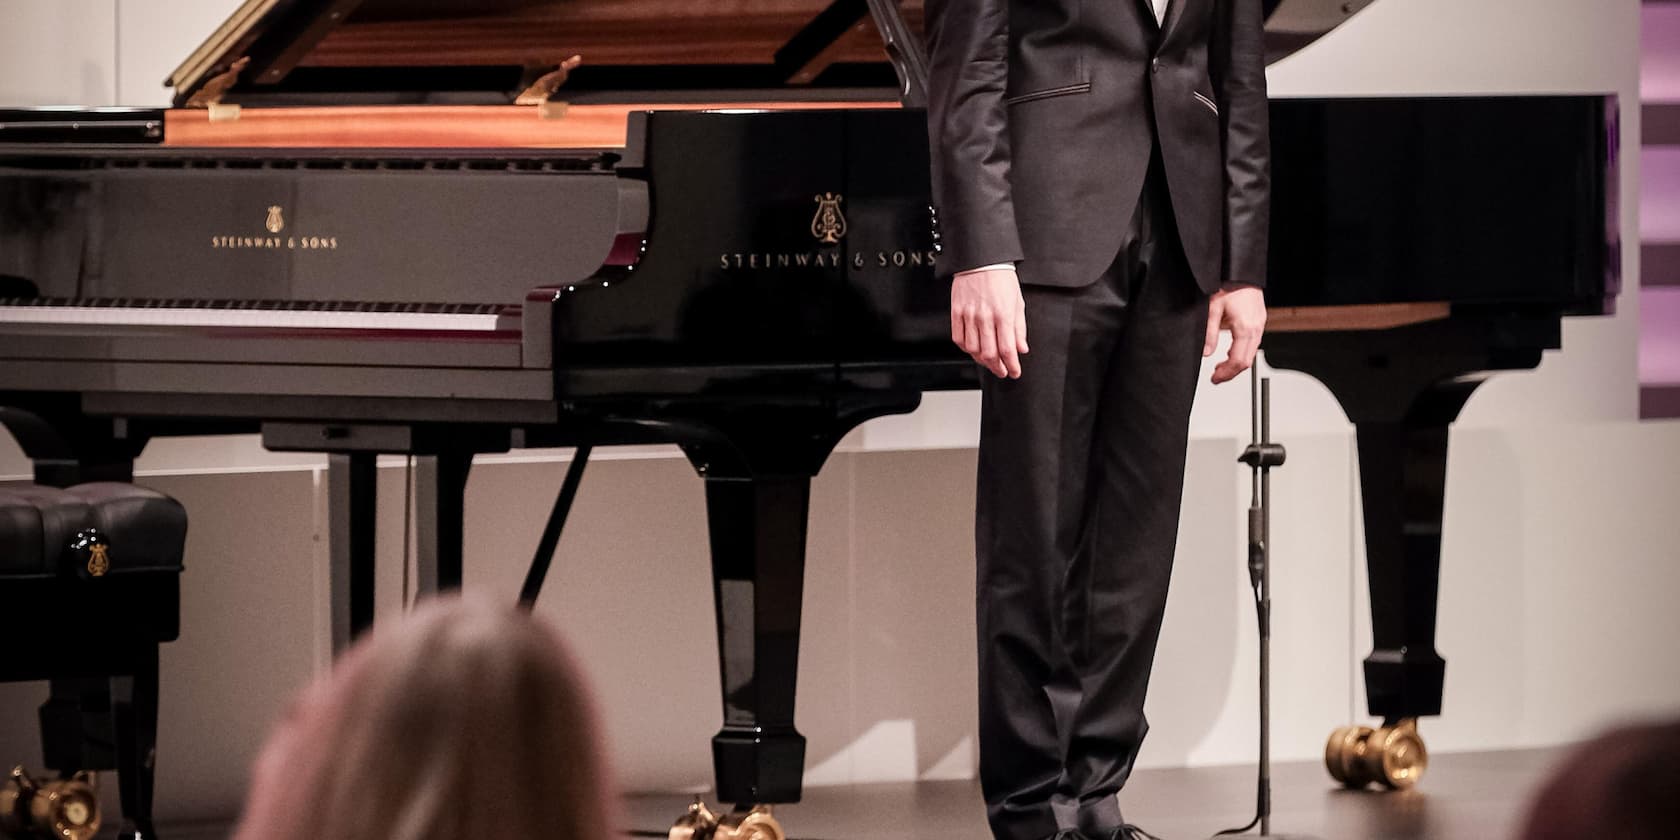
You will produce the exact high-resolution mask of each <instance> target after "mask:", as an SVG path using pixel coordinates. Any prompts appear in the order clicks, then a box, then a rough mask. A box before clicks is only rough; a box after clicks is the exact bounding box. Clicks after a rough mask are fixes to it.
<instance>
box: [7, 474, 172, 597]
mask: <svg viewBox="0 0 1680 840" xmlns="http://www.w3.org/2000/svg"><path fill="white" fill-rule="evenodd" d="M90 530H92V531H97V532H98V534H99V536H100V538H101V539H102V540H103V541H104V543H105V544H106V548H105V557H106V559H107V561H108V563H109V568H108V569H107V570H105V572H104V573H105V574H121V573H123V572H138V571H180V569H181V555H182V552H183V550H184V548H185V543H186V537H187V514H186V511H185V510H184V509H182V507H181V505H180V503H179V502H176V501H175V500H174V499H171V498H169V497H168V496H165V495H163V494H161V493H157V492H154V491H152V490H147V489H145V488H143V487H136V486H134V485H132V484H118V483H113V482H100V483H94V484H80V485H77V486H75V487H71V488H68V489H64V490H60V489H57V488H52V487H41V486H39V485H33V484H13V485H0V577H4V576H11V577H20V576H21V577H40V576H56V575H60V574H66V573H74V571H73V570H74V568H75V567H77V566H80V565H82V564H84V563H85V560H86V554H85V552H76V551H74V550H72V545H73V544H74V543H76V542H77V540H78V538H79V537H81V536H83V535H85V534H87V533H88V532H89V531H90Z"/></svg>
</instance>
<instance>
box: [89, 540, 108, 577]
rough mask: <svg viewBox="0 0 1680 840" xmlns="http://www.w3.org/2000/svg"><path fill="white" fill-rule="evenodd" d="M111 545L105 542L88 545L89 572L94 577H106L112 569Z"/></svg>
mask: <svg viewBox="0 0 1680 840" xmlns="http://www.w3.org/2000/svg"><path fill="white" fill-rule="evenodd" d="M110 551H111V547H110V546H108V545H106V544H104V543H94V544H93V545H91V546H89V547H88V561H87V570H88V574H89V575H92V576H93V577H104V576H105V573H106V572H109V571H111V554H110Z"/></svg>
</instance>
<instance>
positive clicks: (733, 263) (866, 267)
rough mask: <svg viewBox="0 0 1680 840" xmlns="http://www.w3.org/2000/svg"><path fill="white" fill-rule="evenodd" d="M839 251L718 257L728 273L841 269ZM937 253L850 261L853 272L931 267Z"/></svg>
mask: <svg viewBox="0 0 1680 840" xmlns="http://www.w3.org/2000/svg"><path fill="white" fill-rule="evenodd" d="M847 259H848V258H845V257H842V256H841V255H840V254H839V253H838V252H836V251H802V252H781V253H747V252H736V253H729V254H719V255H718V268H722V269H725V270H748V271H752V270H758V271H762V270H767V269H769V270H774V269H782V268H839V267H840V266H841V264H842V262H843V261H846V260H847ZM934 261H935V253H934V251H932V250H931V249H930V250H923V251H918V250H912V249H907V248H900V249H897V250H893V251H857V252H854V253H853V254H852V255H851V257H850V258H849V263H848V264H849V265H850V266H851V268H852V270H853V271H870V270H879V269H901V268H931V267H933V265H934Z"/></svg>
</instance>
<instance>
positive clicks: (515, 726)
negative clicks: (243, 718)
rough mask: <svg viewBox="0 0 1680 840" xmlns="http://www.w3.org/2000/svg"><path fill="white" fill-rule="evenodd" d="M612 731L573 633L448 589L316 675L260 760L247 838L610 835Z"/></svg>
mask: <svg viewBox="0 0 1680 840" xmlns="http://www.w3.org/2000/svg"><path fill="white" fill-rule="evenodd" d="M616 806H617V803H616V801H615V800H614V796H613V794H612V786H611V783H610V781H609V779H608V777H607V774H606V770H605V767H604V766H603V757H602V747H601V743H600V738H599V729H598V726H597V722H596V719H595V716H594V713H593V710H592V707H591V704H590V701H589V698H588V695H587V690H586V688H585V686H584V684H583V682H582V680H581V678H580V674H579V671H578V669H577V667H576V666H575V665H574V664H573V661H572V659H571V657H570V656H569V654H568V653H567V651H566V648H565V646H564V645H563V644H562V643H561V640H560V638H559V636H558V635H557V634H556V633H555V632H554V631H553V630H552V629H551V628H549V627H548V626H547V625H545V624H544V623H543V622H542V621H540V620H538V619H535V618H533V617H532V616H530V615H528V614H526V613H524V612H521V611H518V610H516V609H514V608H513V607H512V606H511V605H508V606H502V605H493V604H489V603H485V602H480V601H475V600H471V599H467V600H461V599H440V600H436V601H433V602H431V603H428V604H425V605H423V606H421V607H419V608H418V609H416V610H415V611H414V612H413V614H412V615H410V616H409V617H407V618H405V619H403V620H401V621H397V622H393V623H391V624H390V625H388V626H381V627H380V628H379V629H378V630H376V631H375V632H374V633H373V635H372V638H371V639H369V640H366V641H363V642H361V643H360V644H358V645H357V646H356V647H355V648H354V649H352V650H351V651H350V652H349V653H348V654H346V655H345V656H344V658H343V659H342V660H341V661H340V662H339V663H338V664H337V666H336V667H335V668H334V669H333V671H332V672H331V673H330V674H329V675H328V676H327V677H325V678H323V679H322V680H320V681H318V682H317V683H316V684H315V685H313V686H311V687H310V688H309V689H308V690H307V691H306V692H305V693H304V694H303V695H302V696H301V697H300V698H299V699H298V701H297V703H296V705H295V707H294V708H293V710H292V712H291V714H290V715H289V716H288V718H287V719H286V720H285V721H284V722H283V723H282V724H281V726H280V728H279V729H278V730H277V731H276V732H275V733H274V734H273V736H272V737H271V738H270V740H269V742H268V744H267V746H266V747H265V748H264V750H263V753H262V756H261V757H260V758H259V759H258V761H257V765H256V767H255V770H254V773H253V778H252V786H251V793H250V798H249V800H248V802H247V805H246V812H245V815H244V818H243V820H242V821H241V824H240V827H239V830H238V833H237V834H236V835H235V836H236V840H299V838H321V840H464V839H465V838H478V837H514V838H549V837H553V838H578V839H579V840H582V839H583V838H595V837H608V836H612V834H613V832H614V831H615V830H616V829H618V828H619V826H618V825H617V815H618V814H617V807H616Z"/></svg>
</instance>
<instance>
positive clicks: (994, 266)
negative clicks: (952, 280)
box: [957, 263, 1015, 277]
mask: <svg viewBox="0 0 1680 840" xmlns="http://www.w3.org/2000/svg"><path fill="white" fill-rule="evenodd" d="M1014 267H1015V264H1014V263H992V264H991V265H983V266H980V267H979V268H970V269H967V270H966V271H959V272H957V276H958V277H961V276H963V275H964V274H974V273H975V272H979V271H996V270H998V269H1000V268H1014Z"/></svg>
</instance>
